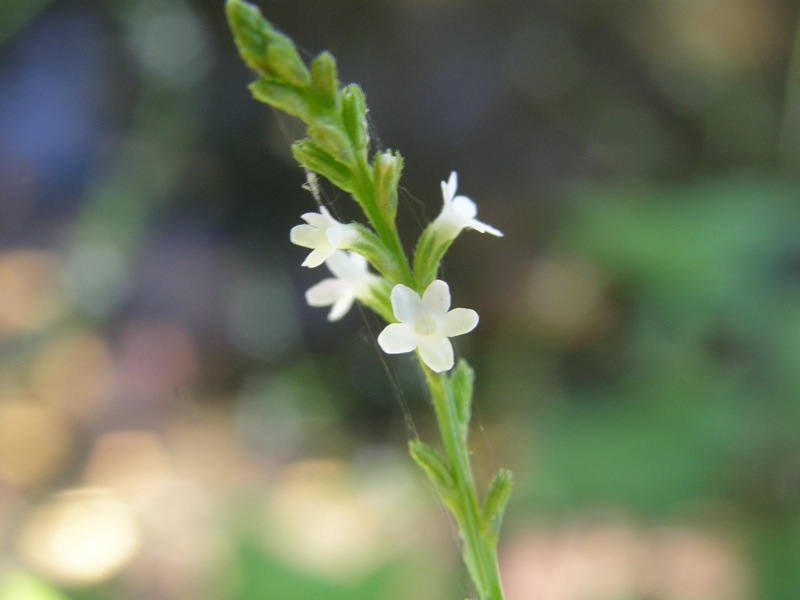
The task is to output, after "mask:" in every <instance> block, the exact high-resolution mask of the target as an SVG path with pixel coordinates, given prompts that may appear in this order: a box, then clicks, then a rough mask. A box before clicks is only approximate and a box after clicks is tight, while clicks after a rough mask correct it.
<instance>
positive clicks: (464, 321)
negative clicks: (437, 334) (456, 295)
mask: <svg viewBox="0 0 800 600" xmlns="http://www.w3.org/2000/svg"><path fill="white" fill-rule="evenodd" d="M478 320H479V317H478V313H476V312H475V311H474V310H472V309H470V308H454V309H453V310H451V311H450V312H449V313H447V314H446V315H444V316H442V317H440V319H439V327H440V328H441V331H442V334H444V335H446V336H447V337H453V336H456V335H463V334H465V333H469V332H470V331H472V330H473V329H475V327H477V325H478Z"/></svg>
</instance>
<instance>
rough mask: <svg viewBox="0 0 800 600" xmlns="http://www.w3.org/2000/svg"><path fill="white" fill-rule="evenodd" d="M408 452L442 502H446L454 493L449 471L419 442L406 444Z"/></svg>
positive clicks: (453, 484) (432, 450) (431, 451)
mask: <svg viewBox="0 0 800 600" xmlns="http://www.w3.org/2000/svg"><path fill="white" fill-rule="evenodd" d="M408 451H409V452H410V453H411V457H412V458H413V459H414V461H416V463H417V464H418V465H419V466H420V467H421V468H422V470H423V471H425V474H426V475H427V476H428V479H430V481H431V483H433V486H434V487H435V488H436V491H437V493H438V494H439V496H441V498H442V500H443V501H445V502H447V499H448V498H449V497H450V496H451V495H452V494H453V492H454V491H455V482H454V481H453V475H452V474H451V473H450V469H449V468H448V467H447V465H445V463H444V461H443V460H442V458H441V457H440V456H439V454H437V452H436V451H435V450H434V449H433V448H431V447H430V446H428V445H427V444H426V443H425V442H422V441H420V440H411V441H410V442H409V443H408Z"/></svg>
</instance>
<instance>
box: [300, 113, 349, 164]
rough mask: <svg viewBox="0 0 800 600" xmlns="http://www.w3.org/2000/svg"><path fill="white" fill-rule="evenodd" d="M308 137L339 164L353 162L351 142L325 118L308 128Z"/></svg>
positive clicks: (314, 122) (317, 120) (315, 121)
mask: <svg viewBox="0 0 800 600" xmlns="http://www.w3.org/2000/svg"><path fill="white" fill-rule="evenodd" d="M308 136H309V137H310V138H311V140H312V141H313V142H314V143H315V144H316V145H317V146H319V147H320V148H322V149H323V150H324V151H325V152H327V153H328V154H330V155H331V156H332V157H333V158H335V159H336V160H338V161H339V162H342V163H344V164H350V163H351V162H352V161H353V152H352V150H351V147H350V140H348V139H347V136H346V135H345V133H344V132H343V131H342V130H341V129H339V127H337V126H336V124H334V123H331V122H330V121H328V120H327V119H324V118H319V119H316V120H314V121H313V122H312V123H311V124H310V125H309V126H308Z"/></svg>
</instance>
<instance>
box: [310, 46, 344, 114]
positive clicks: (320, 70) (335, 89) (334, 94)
mask: <svg viewBox="0 0 800 600" xmlns="http://www.w3.org/2000/svg"><path fill="white" fill-rule="evenodd" d="M311 83H312V84H313V86H314V91H315V92H316V94H317V98H319V101H320V104H322V106H324V107H326V108H331V107H333V106H335V105H336V101H337V99H338V96H339V79H338V77H337V76H336V59H334V58H333V55H331V53H330V52H322V53H321V54H320V55H319V56H317V58H315V59H314V62H312V63H311Z"/></svg>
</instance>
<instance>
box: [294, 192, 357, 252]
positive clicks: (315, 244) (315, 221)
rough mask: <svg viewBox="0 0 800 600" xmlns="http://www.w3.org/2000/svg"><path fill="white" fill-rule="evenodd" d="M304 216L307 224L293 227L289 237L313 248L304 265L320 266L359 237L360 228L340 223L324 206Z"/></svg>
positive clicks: (306, 246) (295, 242)
mask: <svg viewBox="0 0 800 600" xmlns="http://www.w3.org/2000/svg"><path fill="white" fill-rule="evenodd" d="M302 218H303V220H304V221H305V222H306V223H307V224H303V225H295V226H294V227H292V231H291V232H290V234H289V239H291V240H292V243H293V244H297V245H298V246H302V247H303V248H311V249H312V250H313V251H312V252H311V254H309V255H308V256H307V257H306V259H305V260H304V261H303V266H304V267H318V266H319V265H321V264H322V263H324V262H325V260H326V259H327V258H329V257H330V256H332V255H333V253H334V252H336V251H337V250H339V249H340V248H346V247H347V246H348V245H350V244H352V243H353V242H355V241H356V240H357V239H358V230H357V229H356V228H355V227H354V226H353V225H346V224H344V223H340V222H339V221H337V220H336V219H334V218H333V217H332V216H331V213H329V212H328V210H327V209H326V208H325V207H324V206H320V208H319V213H306V214H304V215H303V216H302Z"/></svg>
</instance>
